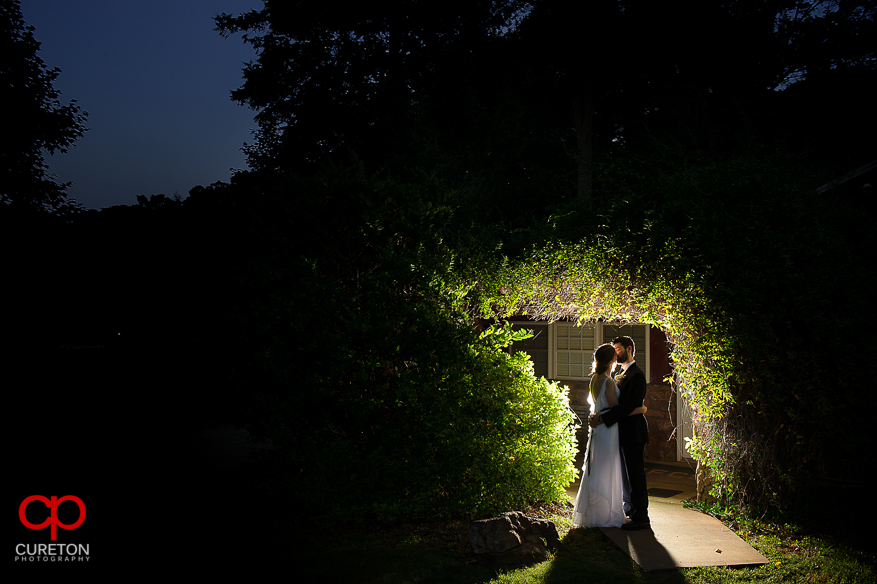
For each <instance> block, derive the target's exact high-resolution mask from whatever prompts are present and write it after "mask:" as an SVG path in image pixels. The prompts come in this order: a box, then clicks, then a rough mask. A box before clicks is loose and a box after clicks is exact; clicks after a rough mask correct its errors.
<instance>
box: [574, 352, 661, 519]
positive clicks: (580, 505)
mask: <svg viewBox="0 0 877 584" xmlns="http://www.w3.org/2000/svg"><path fill="white" fill-rule="evenodd" d="M614 366H615V348H614V347H613V346H612V344H611V343H606V344H605V345H600V346H599V347H597V350H596V351H594V364H593V370H592V376H591V392H590V396H589V397H588V402H589V403H590V404H591V405H593V406H595V409H594V411H595V412H603V411H606V410H608V409H609V408H612V407H614V406H616V405H618V393H619V392H618V387H617V386H616V385H615V381H614V380H613V379H612V378H611V377H610V376H609V372H610V371H612V368H613V367H614ZM646 409H647V408H646V407H645V406H640V407H638V408H637V409H635V410H634V411H633V412H631V414H630V415H631V416H633V415H637V414H644V413H646ZM621 492H622V486H621V455H620V453H619V450H618V424H613V425H612V426H609V427H607V426H606V425H604V424H600V425H599V426H597V427H596V428H591V430H590V438H589V440H588V446H587V448H586V449H585V464H584V466H583V467H582V481H581V483H580V485H579V494H578V496H577V497H576V506H575V511H574V514H573V525H574V526H576V527H621V526H622V525H623V524H624V511H623V510H622V505H623V502H622V499H621Z"/></svg>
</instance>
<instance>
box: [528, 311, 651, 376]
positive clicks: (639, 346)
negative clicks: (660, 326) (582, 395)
mask: <svg viewBox="0 0 877 584" xmlns="http://www.w3.org/2000/svg"><path fill="white" fill-rule="evenodd" d="M514 328H516V329H529V330H531V331H533V338H530V339H526V340H524V341H515V343H514V344H513V345H512V347H511V350H512V353H515V352H517V351H523V352H525V353H527V354H528V355H530V359H531V360H532V361H533V369H534V372H535V374H536V375H537V376H541V377H545V378H547V379H587V378H589V377H590V376H591V363H592V361H593V359H594V349H595V348H597V347H599V346H600V345H602V344H603V343H608V342H611V341H612V339H614V338H615V337H619V336H629V337H630V338H632V339H633V342H634V345H635V347H636V354H635V355H634V359H635V360H636V362H637V364H638V365H639V367H640V369H642V370H643V371H644V372H645V374H646V381H649V362H648V359H649V351H648V348H649V327H648V325H644V324H625V325H621V324H613V323H602V322H597V323H595V324H586V325H582V326H577V325H576V324H575V323H574V322H563V321H562V322H555V323H551V324H548V323H538V322H526V323H514Z"/></svg>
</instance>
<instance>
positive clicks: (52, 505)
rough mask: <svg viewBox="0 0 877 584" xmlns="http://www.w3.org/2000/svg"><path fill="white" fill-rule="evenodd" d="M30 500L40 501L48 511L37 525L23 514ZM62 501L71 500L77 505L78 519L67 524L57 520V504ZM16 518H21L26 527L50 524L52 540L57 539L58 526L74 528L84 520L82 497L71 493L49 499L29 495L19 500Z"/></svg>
mask: <svg viewBox="0 0 877 584" xmlns="http://www.w3.org/2000/svg"><path fill="white" fill-rule="evenodd" d="M31 501H40V502H42V503H43V505H45V506H46V509H48V510H49V511H50V513H49V518H48V519H46V520H45V521H43V522H42V523H40V524H39V525H34V524H33V523H31V522H30V521H28V520H27V517H25V516H24V510H25V509H26V508H27V505H28V503H30V502H31ZM64 501H73V502H74V503H76V504H77V505H78V506H79V520H78V521H77V522H76V523H73V524H72V525H67V524H66V523H61V522H60V521H58V505H60V504H61V503H63V502H64ZM18 518H19V519H21V523H22V524H23V525H24V526H25V527H27V528H28V529H45V528H46V526H47V525H51V526H52V541H55V540H56V539H58V527H60V528H61V529H76V528H77V527H79V526H80V525H82V522H83V521H85V503H83V502H82V499H80V498H79V497H74V496H73V495H67V496H65V497H61V498H60V499H59V498H58V497H52V498H51V500H50V499H48V498H46V497H43V496H42V495H31V496H30V497H28V498H27V499H25V500H24V501H22V502H21V505H20V506H19V507H18Z"/></svg>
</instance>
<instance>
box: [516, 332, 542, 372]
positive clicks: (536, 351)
mask: <svg viewBox="0 0 877 584" xmlns="http://www.w3.org/2000/svg"><path fill="white" fill-rule="evenodd" d="M512 328H513V329H515V330H520V329H525V330H529V331H531V332H532V334H533V336H532V337H531V338H529V339H524V340H523V341H515V342H514V343H512V347H511V351H510V352H511V354H512V355H514V354H515V353H517V352H519V351H521V352H524V353H527V354H528V355H529V356H530V361H532V362H533V374H534V375H536V376H537V377H547V376H548V325H547V324H529V323H528V324H514V325H512Z"/></svg>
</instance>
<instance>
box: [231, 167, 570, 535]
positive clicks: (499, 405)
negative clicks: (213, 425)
mask: <svg viewBox="0 0 877 584" xmlns="http://www.w3.org/2000/svg"><path fill="white" fill-rule="evenodd" d="M231 188H232V190H238V191H239V192H240V193H246V195H247V197H248V199H249V202H248V204H247V205H245V206H238V207H237V212H239V213H240V212H241V211H244V212H245V213H247V214H248V215H249V216H247V217H246V219H245V220H244V224H245V225H247V228H248V230H249V231H247V232H246V233H245V234H243V240H244V241H250V245H251V246H252V252H250V250H245V251H244V253H243V255H242V256H241V257H240V259H239V260H238V261H236V262H235V263H236V264H237V270H239V272H238V273H239V274H240V278H241V285H240V289H239V291H240V297H239V299H238V302H239V305H238V306H237V307H236V308H235V309H233V310H232V314H233V315H234V316H236V317H238V318H239V319H240V322H241V325H240V330H241V331H242V333H243V334H245V335H246V338H247V339H248V349H247V354H249V355H252V357H253V358H252V361H251V362H250V363H249V366H248V367H246V368H245V369H243V370H241V371H240V376H239V379H240V382H241V383H242V384H245V386H244V387H243V388H242V389H245V390H246V392H247V393H248V394H249V395H250V397H251V398H252V399H251V400H248V401H247V403H250V404H251V410H250V412H249V414H245V415H244V416H243V419H244V420H245V421H249V422H251V423H253V430H254V431H256V432H259V433H262V434H264V435H267V436H270V437H271V438H272V440H274V441H275V443H277V444H279V445H281V447H282V450H283V451H284V452H285V453H286V454H287V455H288V457H289V458H288V465H289V466H288V468H289V476H288V480H289V481H290V484H291V487H292V488H294V489H295V490H296V491H297V492H300V493H302V494H303V495H306V496H307V497H311V498H313V500H314V501H325V502H327V503H328V504H330V506H333V505H334V504H335V503H336V502H339V501H340V502H342V503H343V504H344V505H345V508H346V513H349V512H350V510H351V509H354V510H356V511H357V512H359V516H361V517H367V516H377V517H379V518H382V519H396V518H401V517H411V516H418V515H435V514H438V515H449V514H470V513H471V514H474V513H489V512H493V511H498V510H505V509H507V508H509V507H510V506H515V505H518V506H520V505H522V504H523V503H525V502H526V501H528V500H534V499H543V500H557V499H559V498H561V497H563V496H564V490H563V488H564V487H565V486H566V485H567V484H568V483H569V482H571V480H572V479H573V478H574V473H575V470H574V468H573V464H572V461H573V459H574V456H575V451H574V442H575V438H574V429H573V426H572V418H573V414H572V413H571V411H570V410H569V408H568V405H567V404H568V400H567V397H566V394H565V388H562V387H560V386H558V385H556V384H553V383H549V382H546V381H545V380H544V379H537V378H535V377H534V376H533V373H532V364H531V363H530V362H529V361H528V360H527V359H526V358H525V356H524V355H522V354H516V355H515V356H510V355H509V354H508V353H507V352H505V351H504V349H505V347H507V346H508V345H509V344H510V343H511V342H512V340H513V339H514V338H516V337H515V334H520V333H513V332H512V330H511V328H510V327H509V326H499V325H497V326H493V327H488V328H486V329H485V330H484V331H482V332H479V331H478V330H477V329H476V328H475V327H474V325H473V322H472V319H471V318H470V317H469V316H468V315H466V314H465V313H464V312H463V311H462V302H463V300H464V298H465V295H466V293H467V291H468V288H469V285H468V284H467V283H466V282H465V281H463V279H462V278H461V277H460V275H459V274H458V272H457V262H458V258H457V257H456V256H455V254H454V252H453V251H452V250H451V249H450V248H449V247H448V246H447V244H446V243H444V242H443V240H442V236H441V233H442V231H443V227H444V226H447V225H448V223H449V220H450V218H451V217H452V209H451V207H450V203H452V200H451V199H450V198H448V196H447V195H443V194H442V192H441V189H440V187H439V186H438V185H437V184H435V183H434V181H431V180H430V179H429V177H424V178H423V180H422V181H421V182H420V183H417V184H415V183H406V184H402V183H398V182H396V181H393V180H388V179H372V178H368V177H366V176H365V175H363V174H361V173H359V172H356V171H347V170H345V171H341V170H336V171H331V172H327V173H324V174H321V175H319V176H317V177H314V178H312V179H292V178H287V179H264V178H259V177H256V176H255V175H250V176H248V177H244V176H241V177H239V178H238V180H237V184H235V185H234V186H233V187H231ZM238 196H240V195H238ZM439 201H443V203H444V204H442V203H439ZM239 218H240V217H239ZM238 399H239V400H240V399H241V398H238Z"/></svg>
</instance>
